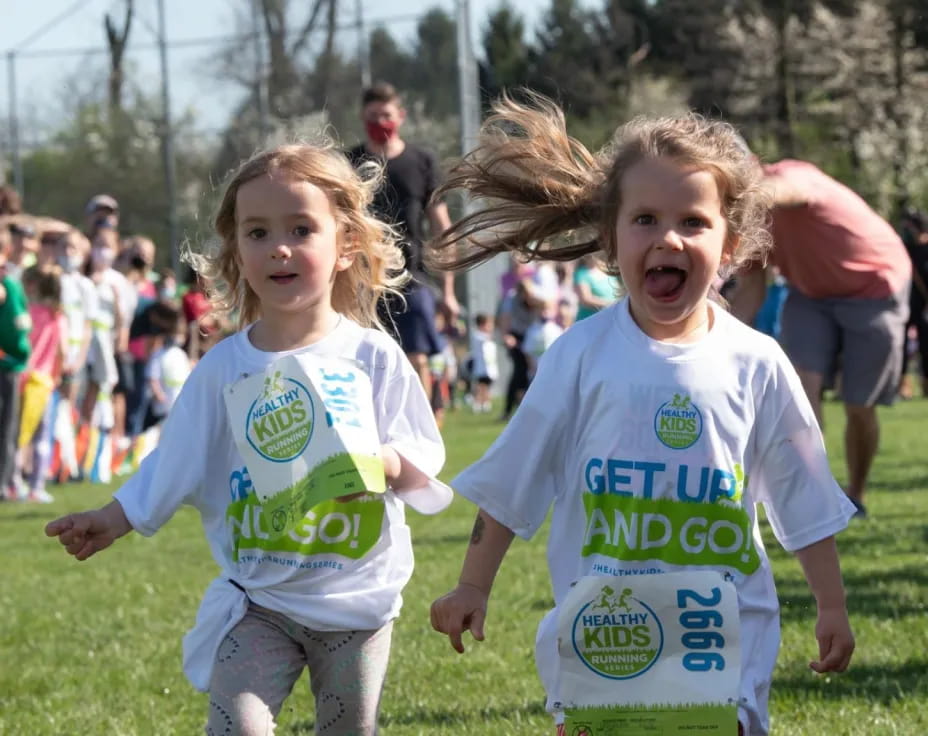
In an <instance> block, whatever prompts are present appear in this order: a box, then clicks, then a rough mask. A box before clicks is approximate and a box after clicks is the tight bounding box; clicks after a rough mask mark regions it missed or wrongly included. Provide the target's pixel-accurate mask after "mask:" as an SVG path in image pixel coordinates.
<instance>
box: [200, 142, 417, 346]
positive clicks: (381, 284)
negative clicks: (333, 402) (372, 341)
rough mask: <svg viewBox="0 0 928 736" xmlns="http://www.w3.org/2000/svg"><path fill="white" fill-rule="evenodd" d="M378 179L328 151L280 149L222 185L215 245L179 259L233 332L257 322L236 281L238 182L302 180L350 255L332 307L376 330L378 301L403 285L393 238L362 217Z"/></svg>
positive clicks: (247, 290) (249, 297)
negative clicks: (328, 204) (325, 205)
mask: <svg viewBox="0 0 928 736" xmlns="http://www.w3.org/2000/svg"><path fill="white" fill-rule="evenodd" d="M382 174H383V172H382V167H380V166H379V165H378V164H376V163H370V164H365V165H364V166H363V167H362V168H361V169H360V170H359V171H355V170H354V168H353V167H352V166H351V164H350V162H349V161H348V159H347V158H345V156H344V155H343V154H342V153H341V152H340V151H338V150H336V149H335V148H334V146H332V145H331V144H325V145H321V146H315V145H303V144H296V145H285V146H279V147H277V148H273V149H271V150H269V151H264V152H262V153H259V154H257V155H255V156H253V157H252V158H251V159H249V160H248V161H246V162H245V163H243V164H242V165H241V166H240V167H239V168H238V170H237V171H235V172H234V173H233V174H232V176H231V178H230V179H229V183H228V184H227V185H226V189H225V193H224V194H223V197H222V202H221V203H220V205H219V209H218V210H217V212H216V217H215V221H214V224H215V228H216V232H217V233H218V235H219V242H218V243H213V244H211V246H209V247H208V248H207V249H206V251H205V252H202V253H192V252H188V253H187V254H186V260H187V261H188V262H189V263H190V264H191V265H192V266H193V268H194V270H196V271H197V272H198V273H199V274H201V275H202V276H203V277H204V279H205V282H206V291H207V293H208V294H209V297H210V301H211V303H212V305H213V308H214V309H215V310H216V311H217V312H219V313H222V314H234V315H237V317H238V323H239V326H240V327H243V326H245V325H247V324H250V323H251V322H254V321H255V320H256V319H258V318H259V317H260V316H261V304H260V301H259V300H258V296H257V294H255V292H254V291H253V290H252V288H251V287H250V286H249V285H248V283H247V282H246V281H245V279H244V277H243V276H242V271H241V261H240V258H239V252H238V243H237V237H236V229H237V223H236V214H235V202H236V197H237V195H238V190H239V187H241V186H242V185H243V184H244V183H245V182H248V181H251V180H252V179H256V178H258V177H261V176H284V177H290V178H293V179H296V180H299V181H308V182H310V183H312V184H314V185H315V186H317V187H319V188H320V189H322V190H323V191H324V192H326V193H327V194H328V196H329V197H330V199H331V201H332V205H333V209H334V211H335V218H336V220H337V221H338V225H339V228H341V229H342V235H343V247H344V248H345V249H346V250H345V252H346V253H354V255H355V258H354V262H353V263H352V265H351V266H349V267H348V268H347V269H346V270H344V271H340V272H339V273H338V274H336V276H335V284H334V287H333V289H332V306H333V308H334V309H335V311H337V312H339V313H340V314H344V315H345V316H347V317H350V318H351V319H353V320H354V321H355V322H357V323H358V324H360V325H362V326H363V327H378V328H382V325H381V324H380V321H379V320H378V317H377V302H378V301H379V300H380V299H381V298H382V297H383V296H384V295H385V294H387V293H390V294H398V293H399V290H400V289H401V287H402V286H403V284H404V283H405V282H406V280H407V279H408V278H409V277H408V275H407V274H406V273H405V271H404V270H403V254H402V251H401V250H400V248H399V246H398V245H397V239H396V234H395V232H394V231H393V229H392V228H391V227H390V226H389V225H387V224H385V223H383V222H381V221H380V220H378V219H376V218H375V217H373V216H372V215H371V214H370V213H369V211H368V207H369V205H370V203H371V199H372V198H373V196H374V192H375V191H376V190H377V187H378V186H379V185H380V181H381V177H382Z"/></svg>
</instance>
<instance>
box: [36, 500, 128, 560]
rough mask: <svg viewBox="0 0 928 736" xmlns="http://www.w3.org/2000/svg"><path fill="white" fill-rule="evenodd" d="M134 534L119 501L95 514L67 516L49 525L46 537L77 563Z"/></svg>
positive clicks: (98, 510)
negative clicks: (60, 546)
mask: <svg viewBox="0 0 928 736" xmlns="http://www.w3.org/2000/svg"><path fill="white" fill-rule="evenodd" d="M131 531H132V525H131V524H130V523H129V520H128V519H127V518H126V514H125V512H124V511H123V510H122V506H121V505H120V503H119V501H115V500H113V501H110V502H109V503H108V504H107V505H106V506H104V507H103V508H100V509H96V510H94V511H81V512H78V513H76V514H68V515H67V516H62V517H61V518H60V519H55V521H52V522H49V523H48V525H47V526H46V527H45V534H46V535H48V536H49V537H58V541H60V542H61V544H62V546H64V548H65V549H66V550H67V551H68V554H71V555H74V556H75V557H76V558H77V559H78V560H82V561H83V560H86V559H87V558H88V557H90V556H91V555H94V554H96V553H97V552H99V551H100V550H103V549H106V548H107V547H109V546H110V545H111V544H112V543H113V542H115V541H116V540H117V539H119V538H120V537H122V536H125V535H126V534H128V533H129V532H131Z"/></svg>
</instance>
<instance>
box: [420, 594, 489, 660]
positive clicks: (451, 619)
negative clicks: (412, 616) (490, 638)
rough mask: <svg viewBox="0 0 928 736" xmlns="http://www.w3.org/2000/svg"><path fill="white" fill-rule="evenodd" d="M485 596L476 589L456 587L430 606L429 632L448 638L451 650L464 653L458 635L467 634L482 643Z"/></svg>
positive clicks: (485, 611)
mask: <svg viewBox="0 0 928 736" xmlns="http://www.w3.org/2000/svg"><path fill="white" fill-rule="evenodd" d="M487 599H488V595H487V594H486V593H485V592H484V591H482V590H481V589H480V588H478V587H477V586H476V585H470V584H469V583H459V584H458V587H457V588H455V589H454V590H452V591H451V592H450V593H448V594H447V595H443V596H442V597H441V598H439V599H438V600H437V601H435V602H434V603H433V604H432V611H431V619H432V628H433V629H435V631H437V632H439V633H441V634H447V635H448V638H449V639H450V640H451V646H452V647H454V649H455V651H456V652H458V653H459V654H463V652H464V642H463V641H461V634H463V633H464V632H465V631H468V630H470V633H471V635H473V637H474V639H476V640H477V641H483V638H484V637H483V623H484V621H485V620H486V617H487Z"/></svg>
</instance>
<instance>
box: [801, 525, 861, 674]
mask: <svg viewBox="0 0 928 736" xmlns="http://www.w3.org/2000/svg"><path fill="white" fill-rule="evenodd" d="M796 557H797V558H798V559H799V564H800V565H802V571H803V573H805V576H806V581H807V582H808V583H809V588H810V589H811V590H812V595H813V596H815V603H816V605H817V607H818V620H817V621H816V624H815V638H816V639H818V653H819V659H818V661H813V662H810V663H809V666H810V667H811V668H812V669H813V670H815V671H816V672H844V670H846V669H847V666H848V664H850V661H851V655H852V654H853V653H854V634H853V633H852V632H851V624H850V622H849V621H848V617H847V605H846V600H845V596H844V584H843V583H842V581H841V566H840V564H839V563H838V549H837V546H836V545H835V538H834V537H833V536H832V537H825V539H822V540H820V541H818V542H815V543H814V544H810V545H809V546H808V547H803V548H802V549H800V550H797V552H796Z"/></svg>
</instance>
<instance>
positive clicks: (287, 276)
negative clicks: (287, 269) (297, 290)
mask: <svg viewBox="0 0 928 736" xmlns="http://www.w3.org/2000/svg"><path fill="white" fill-rule="evenodd" d="M269 278H270V279H271V281H273V282H274V283H275V284H281V285H284V284H289V283H290V282H291V281H293V280H294V279H295V278H296V274H295V273H274V274H271V276H270V277H269Z"/></svg>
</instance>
